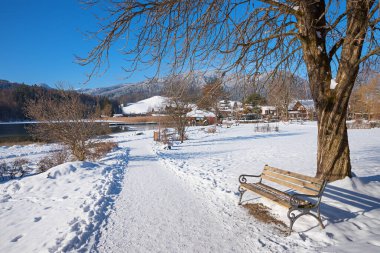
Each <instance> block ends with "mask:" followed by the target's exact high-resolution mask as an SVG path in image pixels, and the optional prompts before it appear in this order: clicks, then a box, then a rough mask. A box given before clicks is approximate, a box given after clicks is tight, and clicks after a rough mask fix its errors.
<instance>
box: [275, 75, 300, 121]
mask: <svg viewBox="0 0 380 253" xmlns="http://www.w3.org/2000/svg"><path fill="white" fill-rule="evenodd" d="M301 92H302V90H300V89H299V85H297V79H296V78H295V77H294V76H293V75H291V74H286V73H281V74H280V75H276V76H275V77H274V78H273V79H272V80H271V82H270V83H269V84H268V103H269V104H271V105H274V106H276V108H277V109H278V112H279V116H280V117H281V118H282V119H284V120H288V117H289V115H288V109H289V108H288V107H289V105H290V103H291V102H292V101H293V100H295V99H301V98H302V97H303V96H301V94H300V93H301Z"/></svg>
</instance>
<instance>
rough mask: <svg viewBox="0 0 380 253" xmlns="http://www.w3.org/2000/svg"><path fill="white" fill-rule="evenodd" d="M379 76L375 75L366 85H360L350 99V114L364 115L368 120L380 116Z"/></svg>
mask: <svg viewBox="0 0 380 253" xmlns="http://www.w3.org/2000/svg"><path fill="white" fill-rule="evenodd" d="M379 77H380V75H376V76H375V77H373V78H372V79H371V80H369V81H368V83H366V84H363V85H361V86H360V87H358V88H357V89H356V90H355V91H353V94H352V96H351V99H350V111H351V112H352V113H358V114H362V115H363V114H365V115H367V117H368V120H371V119H373V118H375V119H376V118H378V117H379V116H380V79H379Z"/></svg>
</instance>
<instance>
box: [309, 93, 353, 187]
mask: <svg viewBox="0 0 380 253" xmlns="http://www.w3.org/2000/svg"><path fill="white" fill-rule="evenodd" d="M347 100H348V99H347ZM334 104H336V102H335V103H334ZM346 109H347V106H345V105H340V106H334V107H332V104H328V105H326V106H320V107H319V108H317V115H318V151H317V174H316V176H317V177H319V178H327V179H328V180H329V181H334V180H338V179H342V178H345V177H346V176H349V177H351V162H350V149H349V146H348V136H347V127H346V115H347V113H346Z"/></svg>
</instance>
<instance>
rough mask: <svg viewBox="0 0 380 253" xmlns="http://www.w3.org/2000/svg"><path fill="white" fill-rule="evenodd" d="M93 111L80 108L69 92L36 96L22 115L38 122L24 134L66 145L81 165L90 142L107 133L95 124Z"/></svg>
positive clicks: (81, 104) (93, 108)
mask: <svg viewBox="0 0 380 253" xmlns="http://www.w3.org/2000/svg"><path fill="white" fill-rule="evenodd" d="M95 107H96V106H95V105H87V104H84V103H83V102H82V101H81V98H80V95H79V94H77V93H75V92H73V91H72V92H68V91H64V90H61V91H60V93H59V96H55V97H52V96H47V95H46V94H40V95H39V96H38V99H36V100H32V101H29V102H28V103H27V105H26V107H25V112H26V115H27V116H28V117H30V118H32V119H35V120H37V121H39V122H40V123H39V124H34V125H33V126H31V127H30V128H29V129H28V130H29V132H31V133H32V135H33V136H35V137H36V138H38V139H41V140H45V141H58V142H61V143H63V144H65V145H67V146H68V148H69V149H70V150H71V152H72V154H73V155H74V156H75V157H76V158H77V159H78V160H80V161H83V160H85V159H86V154H87V153H88V149H89V148H90V147H91V146H92V144H93V141H92V140H91V138H92V137H94V136H96V135H100V134H104V133H105V132H107V127H106V126H104V125H102V124H101V123H98V122H96V119H97V116H98V115H97V114H96V110H95V109H96V108H95Z"/></svg>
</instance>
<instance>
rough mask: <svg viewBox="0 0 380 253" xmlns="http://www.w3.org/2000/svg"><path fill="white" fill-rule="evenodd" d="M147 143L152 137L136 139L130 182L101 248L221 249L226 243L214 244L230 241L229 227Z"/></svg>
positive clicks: (117, 250) (131, 249) (129, 171)
mask: <svg viewBox="0 0 380 253" xmlns="http://www.w3.org/2000/svg"><path fill="white" fill-rule="evenodd" d="M144 143H145V144H146V140H136V141H135V143H133V144H132V146H133V147H134V148H131V153H130V161H129V166H128V167H129V170H128V174H127V176H126V177H125V181H124V185H125V186H126V188H125V189H124V190H123V191H122V192H121V194H120V196H119V199H118V201H117V202H116V212H114V213H113V214H111V217H110V222H109V227H107V230H106V233H104V234H105V236H104V237H101V241H100V243H99V245H100V248H99V251H100V252H141V251H142V252H144V251H150V250H152V249H154V251H156V252H159V251H164V252H168V251H173V250H174V251H176V250H181V251H182V250H186V249H187V250H189V251H201V250H202V249H205V248H208V249H209V250H212V251H220V250H221V249H222V248H221V245H220V244H219V245H218V244H216V245H212V244H213V243H212V242H216V241H224V240H226V239H227V238H226V237H228V234H229V233H228V231H227V230H225V228H224V227H223V226H222V224H220V223H219V222H218V220H217V219H216V218H215V217H214V216H213V214H212V212H210V210H208V207H207V206H206V205H205V203H203V202H202V200H201V199H198V198H197V197H196V196H195V195H194V193H192V192H191V191H190V190H189V189H188V188H187V187H186V186H185V185H184V183H183V182H181V181H179V178H178V177H176V176H175V174H174V173H172V172H171V171H169V170H168V169H166V168H164V167H163V165H162V164H161V163H160V161H159V160H158V159H157V156H156V155H155V154H154V153H153V151H152V150H151V149H150V147H146V146H145V145H144ZM131 214H138V215H137V216H136V215H131ZM168 238H171V239H170V240H168ZM216 239H217V240H216ZM158 242H162V244H158Z"/></svg>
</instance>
